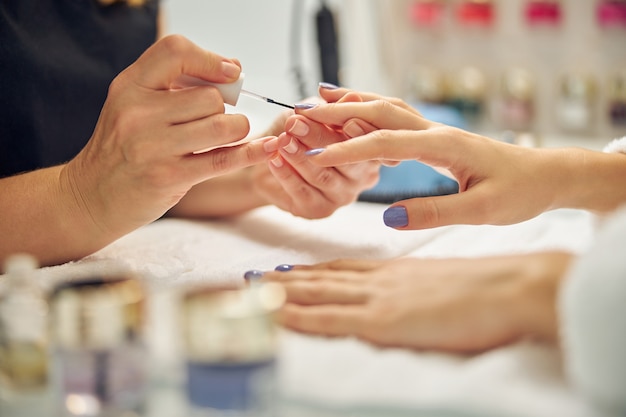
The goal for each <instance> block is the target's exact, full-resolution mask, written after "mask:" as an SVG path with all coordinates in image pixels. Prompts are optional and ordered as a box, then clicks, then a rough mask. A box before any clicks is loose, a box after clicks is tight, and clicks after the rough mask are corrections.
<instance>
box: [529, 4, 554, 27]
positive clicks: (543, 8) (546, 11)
mask: <svg viewBox="0 0 626 417" xmlns="http://www.w3.org/2000/svg"><path fill="white" fill-rule="evenodd" d="M524 15H525V19H526V23H528V24H529V25H531V26H537V25H544V26H557V25H559V24H560V23H561V17H562V9H561V3H560V1H558V0H530V1H529V2H528V3H526V8H525V10H524Z"/></svg>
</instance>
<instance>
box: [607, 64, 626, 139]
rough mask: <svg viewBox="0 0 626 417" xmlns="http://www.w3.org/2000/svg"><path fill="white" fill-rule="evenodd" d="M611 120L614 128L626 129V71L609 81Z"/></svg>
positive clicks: (620, 72)
mask: <svg viewBox="0 0 626 417" xmlns="http://www.w3.org/2000/svg"><path fill="white" fill-rule="evenodd" d="M609 119H610V121H611V124H612V125H613V126H614V127H618V128H624V127H626V69H625V70H622V71H619V72H618V73H616V74H615V75H613V77H611V79H610V81H609Z"/></svg>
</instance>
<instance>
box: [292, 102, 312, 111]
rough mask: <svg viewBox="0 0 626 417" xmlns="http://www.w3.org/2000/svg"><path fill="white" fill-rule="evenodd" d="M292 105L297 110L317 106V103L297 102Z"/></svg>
mask: <svg viewBox="0 0 626 417" xmlns="http://www.w3.org/2000/svg"><path fill="white" fill-rule="evenodd" d="M294 106H295V108H296V109H298V110H308V109H312V108H313V107H317V104H315V103H297V104H294Z"/></svg>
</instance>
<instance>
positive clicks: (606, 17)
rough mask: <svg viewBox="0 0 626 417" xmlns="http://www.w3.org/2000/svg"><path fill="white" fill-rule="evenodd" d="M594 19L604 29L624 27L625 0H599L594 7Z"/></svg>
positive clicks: (625, 25)
mask: <svg viewBox="0 0 626 417" xmlns="http://www.w3.org/2000/svg"><path fill="white" fill-rule="evenodd" d="M596 20H597V22H598V25H599V26H600V27H601V28H604V29H610V28H617V29H620V28H621V29H626V1H624V0H601V1H599V2H598V5H597V8H596Z"/></svg>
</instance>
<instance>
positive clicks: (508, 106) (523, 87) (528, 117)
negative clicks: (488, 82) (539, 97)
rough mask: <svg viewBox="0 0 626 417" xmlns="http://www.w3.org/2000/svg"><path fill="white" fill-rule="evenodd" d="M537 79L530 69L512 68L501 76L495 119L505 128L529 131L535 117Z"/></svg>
mask: <svg viewBox="0 0 626 417" xmlns="http://www.w3.org/2000/svg"><path fill="white" fill-rule="evenodd" d="M534 95H535V80H534V77H533V76H532V74H531V73H530V71H528V70H526V69H523V68H511V69H508V70H506V71H504V73H503V74H502V76H501V78H500V90H499V97H498V99H497V100H496V106H495V112H494V113H495V114H494V120H495V121H496V123H497V124H498V125H499V126H500V127H501V128H504V129H510V130H515V131H529V130H532V127H533V119H534Z"/></svg>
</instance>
